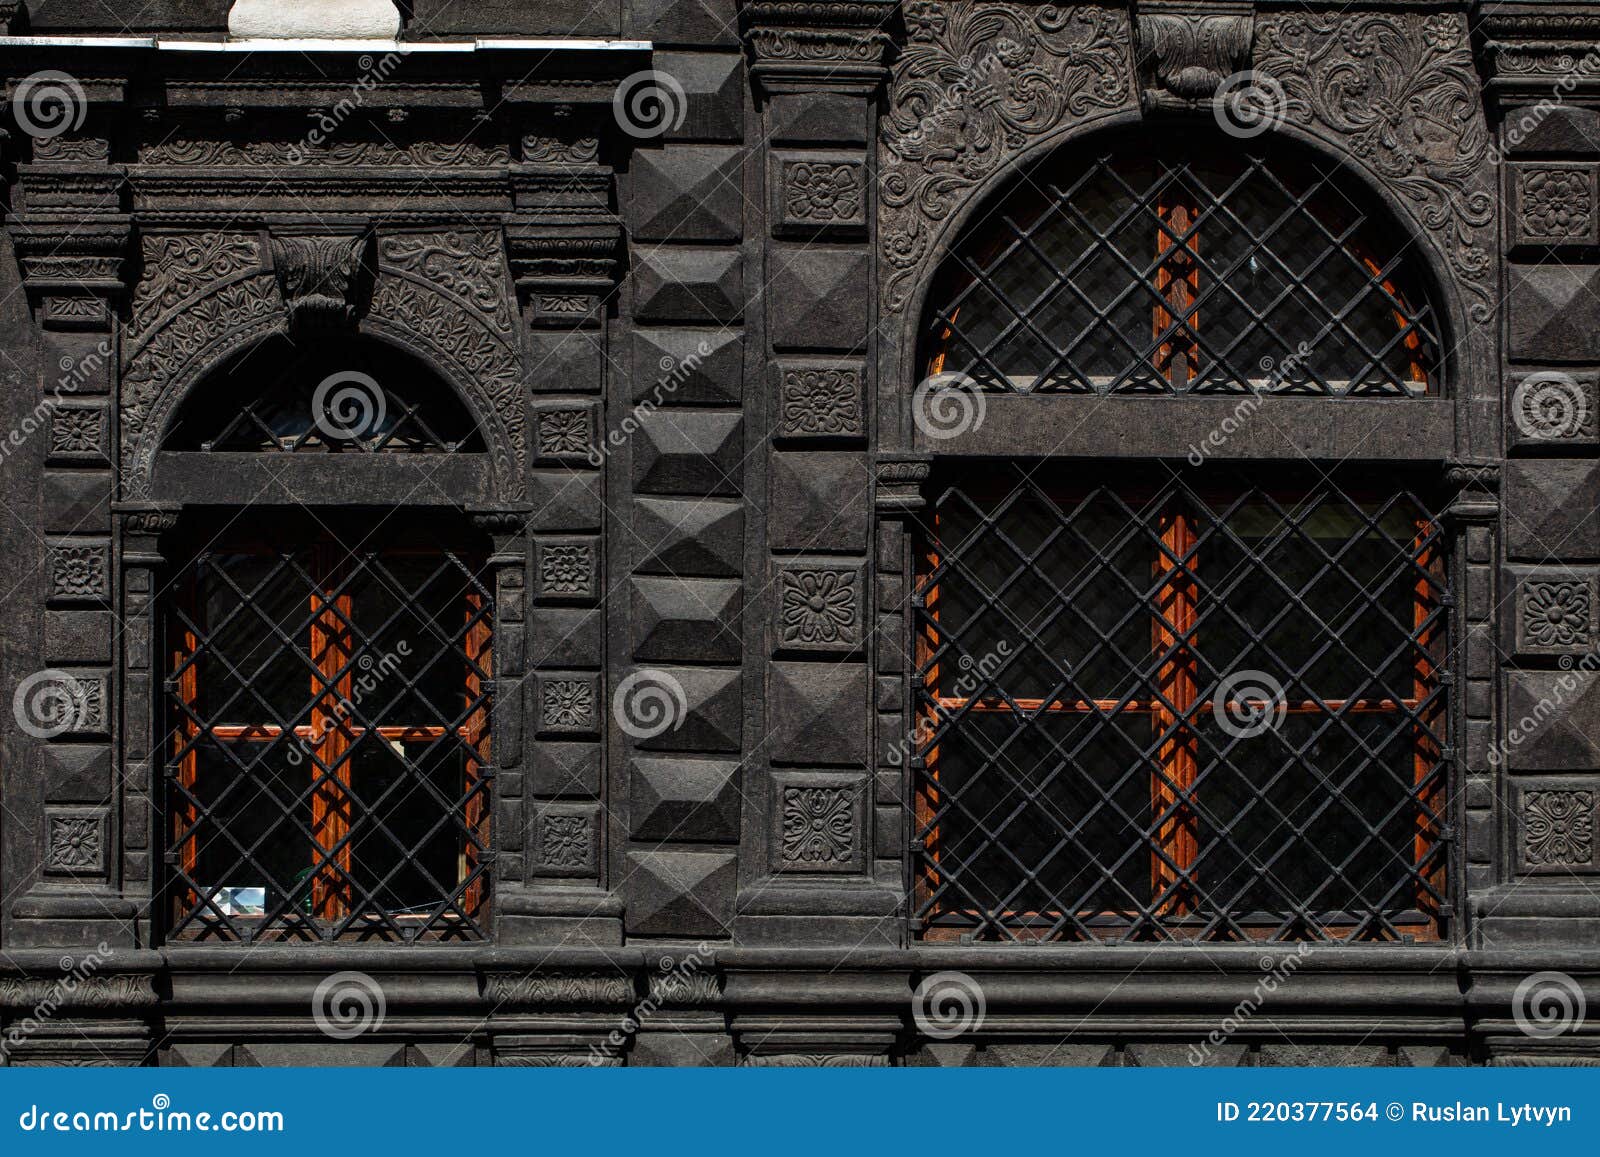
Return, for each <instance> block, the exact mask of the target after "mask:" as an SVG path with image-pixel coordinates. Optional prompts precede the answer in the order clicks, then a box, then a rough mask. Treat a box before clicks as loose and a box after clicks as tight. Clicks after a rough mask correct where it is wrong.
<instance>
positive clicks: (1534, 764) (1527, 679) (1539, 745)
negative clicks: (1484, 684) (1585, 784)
mask: <svg viewBox="0 0 1600 1157" xmlns="http://www.w3.org/2000/svg"><path fill="white" fill-rule="evenodd" d="M1506 688H1507V697H1506V698H1507V703H1506V730H1505V734H1504V735H1502V736H1501V738H1500V743H1499V747H1498V751H1499V752H1501V753H1503V755H1502V758H1503V759H1504V761H1505V764H1506V765H1507V766H1508V767H1510V768H1511V769H1512V770H1514V771H1567V770H1584V771H1589V770H1596V769H1600V677H1597V676H1596V675H1594V674H1593V673H1591V672H1588V671H1512V672H1509V673H1508V674H1507V676H1506Z"/></svg>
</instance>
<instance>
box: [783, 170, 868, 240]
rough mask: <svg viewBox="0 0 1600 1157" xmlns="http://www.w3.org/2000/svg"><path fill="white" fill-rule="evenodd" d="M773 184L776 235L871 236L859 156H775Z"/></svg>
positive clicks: (866, 188)
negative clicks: (868, 234)
mask: <svg viewBox="0 0 1600 1157" xmlns="http://www.w3.org/2000/svg"><path fill="white" fill-rule="evenodd" d="M771 185H772V228H773V233H774V234H775V235H776V236H779V237H814V236H824V235H829V234H832V235H838V236H851V235H858V234H862V233H865V232H866V228H867V207H868V196H867V193H868V187H869V186H868V181H867V161H866V157H865V156H864V155H862V154H860V153H775V154H773V158H772V181H771Z"/></svg>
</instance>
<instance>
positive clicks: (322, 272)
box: [272, 233, 367, 329]
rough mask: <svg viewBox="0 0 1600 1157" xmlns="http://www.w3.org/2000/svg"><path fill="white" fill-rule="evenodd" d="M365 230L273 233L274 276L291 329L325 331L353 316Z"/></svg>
mask: <svg viewBox="0 0 1600 1157" xmlns="http://www.w3.org/2000/svg"><path fill="white" fill-rule="evenodd" d="M366 247H367V239H366V236H365V234H362V233H357V234H345V235H342V236H341V235H334V236H310V235H306V236H301V235H294V234H291V235H288V236H274V237H273V238H272V266H273V271H274V272H275V273H276V274H277V275H278V286H279V288H280V289H281V290H282V291H283V300H284V304H285V305H286V306H287V307H288V309H289V326H290V328H291V329H330V328H339V327H343V326H348V325H350V324H351V323H352V322H353V321H354V320H355V311H356V303H355V287H356V282H357V279H358V276H359V274H360V272H361V256H362V253H363V252H364V251H365V250H366Z"/></svg>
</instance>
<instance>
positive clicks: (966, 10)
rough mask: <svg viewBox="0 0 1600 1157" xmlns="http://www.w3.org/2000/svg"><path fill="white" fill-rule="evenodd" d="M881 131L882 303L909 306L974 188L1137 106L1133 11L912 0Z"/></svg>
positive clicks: (889, 307)
mask: <svg viewBox="0 0 1600 1157" xmlns="http://www.w3.org/2000/svg"><path fill="white" fill-rule="evenodd" d="M906 28H907V33H908V38H909V39H908V41H907V43H906V46H905V49H904V51H902V52H901V54H900V56H899V58H898V60H897V61H896V62H895V65H894V76H893V79H892V81H891V82H890V94H889V106H888V110H887V112H886V115H885V116H884V118H883V120H882V122H881V124H880V127H879V138H880V142H881V144H882V146H883V150H884V151H883V154H882V160H881V165H880V171H879V185H880V190H881V191H880V194H879V209H878V227H879V233H880V235H881V244H882V246H883V256H884V260H885V262H886V263H887V268H886V270H885V277H884V287H883V298H882V303H883V307H884V308H885V309H887V310H889V311H890V312H897V311H899V310H901V309H903V308H905V305H906V302H907V301H908V300H909V299H910V297H911V294H912V291H913V290H914V289H915V287H916V286H917V285H919V284H921V283H922V281H923V280H924V278H923V277H922V276H921V275H920V274H919V269H920V268H921V266H922V264H923V262H924V261H925V260H927V259H929V258H930V257H931V256H932V255H933V247H934V243H935V241H936V239H937V234H938V232H939V231H940V229H941V227H942V226H943V225H944V223H945V222H947V221H948V220H949V219H950V217H951V216H952V215H953V214H954V213H955V212H956V210H957V209H958V208H960V207H961V206H962V205H963V204H964V203H965V202H966V200H967V198H968V197H969V195H970V194H971V192H972V190H974V189H975V188H977V187H978V186H979V185H981V184H983V183H984V182H985V181H986V180H988V178H990V177H991V176H993V175H994V174H996V173H998V172H999V171H1000V170H1001V169H1002V168H1003V167H1004V166H1005V165H1006V164H1007V163H1009V162H1010V161H1012V160H1014V159H1015V158H1016V157H1018V156H1020V155H1021V154H1022V153H1023V152H1024V151H1025V150H1026V149H1027V148H1028V147H1029V146H1030V145H1031V144H1033V143H1034V142H1035V141H1038V140H1039V139H1041V138H1043V137H1045V136H1048V135H1050V134H1052V133H1055V132H1057V131H1058V130H1060V129H1062V128H1064V127H1066V126H1069V125H1072V124H1074V123H1078V122H1082V121H1086V120H1089V119H1091V118H1094V117H1096V116H1101V115H1104V114H1107V113H1110V112H1113V111H1115V110H1117V109H1120V108H1126V107H1128V106H1129V104H1130V103H1131V100H1132V85H1131V82H1130V76H1131V75H1132V70H1131V68H1130V65H1129V59H1130V29H1129V25H1128V16H1127V14H1126V13H1125V12H1122V11H1117V10H1114V9H1111V8H1102V7H1097V6H1082V7H1078V6H1074V7H1061V6H1057V5H1050V6H1046V7H1041V8H1025V7H1022V6H1021V5H1017V4H993V3H976V2H974V0H956V2H954V3H945V2H939V0H912V2H911V3H909V4H907V5H906Z"/></svg>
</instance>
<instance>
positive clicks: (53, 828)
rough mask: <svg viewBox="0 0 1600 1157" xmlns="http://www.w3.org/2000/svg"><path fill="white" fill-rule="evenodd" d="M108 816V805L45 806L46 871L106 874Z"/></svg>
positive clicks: (85, 874)
mask: <svg viewBox="0 0 1600 1157" xmlns="http://www.w3.org/2000/svg"><path fill="white" fill-rule="evenodd" d="M106 815H107V813H106V810H105V809H104V808H60V807H49V808H45V812H44V827H45V847H44V870H45V872H46V874H48V875H52V876H104V875H105V874H106V857H107V846H106Z"/></svg>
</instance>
